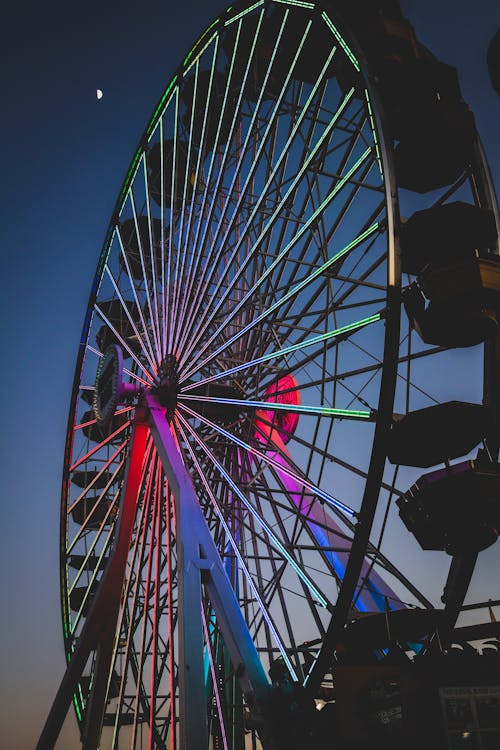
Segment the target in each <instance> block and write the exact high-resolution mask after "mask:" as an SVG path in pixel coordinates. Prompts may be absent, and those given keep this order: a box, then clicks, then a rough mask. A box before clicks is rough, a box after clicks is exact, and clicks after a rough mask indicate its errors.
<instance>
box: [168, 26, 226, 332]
mask: <svg viewBox="0 0 500 750" xmlns="http://www.w3.org/2000/svg"><path fill="white" fill-rule="evenodd" d="M218 50H219V38H218V37H216V39H215V43H214V48H213V53H212V62H211V65H210V78H209V82H208V88H207V92H206V98H205V106H204V110H203V123H202V127H201V134H200V148H199V150H198V157H197V160H196V171H195V177H194V184H193V196H192V200H191V206H190V211H189V221H188V225H187V230H186V238H185V240H184V242H183V243H182V237H181V242H180V245H181V246H182V250H183V252H182V256H183V260H184V258H185V257H186V256H187V255H188V256H189V260H188V263H187V269H186V288H185V289H184V290H183V294H181V295H180V299H179V304H178V306H177V307H176V312H177V315H176V317H177V320H179V321H182V320H184V318H185V304H186V297H189V295H190V293H191V288H192V284H193V281H194V278H193V276H194V274H193V263H194V258H195V253H194V252H193V251H192V248H191V247H189V238H190V237H191V233H192V229H193V217H194V216H195V213H196V212H195V210H194V208H195V206H196V205H197V203H198V197H199V196H198V193H199V192H200V191H199V188H200V186H201V188H202V189H203V187H204V190H203V192H204V198H205V197H206V194H207V185H205V186H203V182H202V180H201V176H200V169H201V164H202V155H203V144H204V142H205V133H206V128H207V119H208V111H209V108H210V101H211V97H212V87H213V83H214V77H215V71H216V61H217V53H218ZM198 67H199V60H197V61H196V71H197V72H196V80H197V79H198ZM196 88H197V86H196V84H195V88H194V92H196ZM194 92H193V101H192V116H191V130H192V129H193V118H194V112H195V93H194ZM212 116H213V113H212ZM221 121H222V117H221V118H220V120H219V128H218V132H217V135H218V133H219V132H220V127H221ZM216 144H217V136H216V139H215V144H214V149H213V151H214V152H215V151H216V150H217V149H216ZM201 174H202V172H201ZM202 212H203V206H202V208H201V213H202ZM195 245H196V242H195ZM179 305H180V306H181V307H180V310H179V309H178V307H179ZM176 336H177V337H178V336H179V330H177V332H176Z"/></svg>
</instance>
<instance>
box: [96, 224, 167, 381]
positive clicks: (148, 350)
mask: <svg viewBox="0 0 500 750" xmlns="http://www.w3.org/2000/svg"><path fill="white" fill-rule="evenodd" d="M116 236H117V237H118V243H119V245H120V252H121V256H122V258H123V262H124V264H125V269H126V271H127V276H128V279H129V285H130V288H131V290H132V294H133V295H134V301H135V305H136V310H137V312H138V313H139V317H140V320H141V324H142V330H143V332H144V340H143V338H142V336H140V335H139V332H138V331H137V328H136V326H135V323H134V322H133V321H132V320H131V316H129V312H128V308H127V305H126V304H125V301H124V300H123V297H122V296H121V294H120V293H119V292H118V287H117V285H116V286H115V284H114V279H113V278H111V282H112V283H113V286H114V288H115V291H117V294H118V296H119V298H120V301H121V305H122V307H123V309H124V310H125V314H126V315H127V318H128V319H129V322H130V323H131V325H132V327H133V329H134V332H135V335H136V336H137V339H138V341H139V342H140V343H141V350H142V352H143V353H144V356H146V358H147V360H148V361H149V363H150V365H151V369H152V370H153V371H154V370H155V367H154V362H155V356H154V353H153V345H152V342H151V339H150V337H149V332H148V326H147V325H146V320H145V318H144V314H143V311H142V305H141V303H140V301H139V298H138V296H137V288H136V283H135V280H134V278H133V276H132V272H131V270H130V264H129V260H128V256H127V252H126V250H125V245H124V244H123V240H122V236H121V227H120V226H117V227H116ZM106 266H107V263H106ZM146 345H147V346H146ZM125 348H126V349H127V350H128V347H125ZM140 366H141V369H144V368H143V366H142V365H140Z"/></svg>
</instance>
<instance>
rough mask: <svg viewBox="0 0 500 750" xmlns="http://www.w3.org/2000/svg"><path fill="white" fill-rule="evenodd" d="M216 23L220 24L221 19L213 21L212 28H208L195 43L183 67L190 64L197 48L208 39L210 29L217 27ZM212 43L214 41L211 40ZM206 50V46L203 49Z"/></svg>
mask: <svg viewBox="0 0 500 750" xmlns="http://www.w3.org/2000/svg"><path fill="white" fill-rule="evenodd" d="M216 23H219V19H218V18H216V19H215V21H213V22H212V23H211V24H210V26H207V28H206V29H205V31H204V32H203V34H202V35H201V36H200V37H199V39H198V41H197V42H195V43H194V45H193V47H192V48H191V50H190V51H189V52H188V53H187V55H186V57H185V58H184V62H183V63H182V64H183V65H186V63H188V62H189V60H190V59H191V57H192V56H193V54H194V53H195V52H196V48H197V47H198V46H199V45H200V44H201V42H202V41H203V39H204V38H205V37H206V35H207V34H208V32H209V31H210V29H212V28H213V27H214V26H215V24H216ZM212 39H213V37H212ZM210 41H212V40H210ZM208 44H210V42H208ZM205 48H206V46H205V47H204V48H203V49H205ZM200 55H201V52H200Z"/></svg>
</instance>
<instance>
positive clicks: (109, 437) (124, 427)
mask: <svg viewBox="0 0 500 750" xmlns="http://www.w3.org/2000/svg"><path fill="white" fill-rule="evenodd" d="M128 427H130V422H125V423H124V424H122V425H121V426H120V427H118V428H117V429H116V430H114V431H113V432H111V433H110V434H109V435H107V436H106V437H105V438H104V440H101V441H100V442H99V443H97V445H95V446H94V447H93V448H91V449H90V450H89V451H87V453H85V454H84V455H83V456H80V458H78V459H77V460H76V461H75V463H73V464H71V466H70V467H69V471H70V472H71V471H74V470H75V469H77V468H78V467H79V466H81V465H82V463H83V462H84V461H88V459H89V458H90V457H91V456H94V455H95V454H96V453H97V451H99V450H101V449H102V448H104V447H105V446H108V445H109V444H110V443H111V442H112V441H113V440H114V438H115V437H117V436H118V435H119V434H120V433H121V432H125V430H127V429H128ZM127 439H128V438H127Z"/></svg>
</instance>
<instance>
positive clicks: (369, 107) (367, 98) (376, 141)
mask: <svg viewBox="0 0 500 750" xmlns="http://www.w3.org/2000/svg"><path fill="white" fill-rule="evenodd" d="M365 99H366V106H367V107H368V118H369V120H370V127H371V130H372V135H373V140H374V141H375V151H376V153H377V162H378V168H379V169H380V176H381V177H382V178H383V173H382V160H381V158H380V148H379V143H378V136H377V130H376V128H375V119H374V117H373V110H372V105H371V103H370V97H369V96H368V91H367V90H366V89H365Z"/></svg>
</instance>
